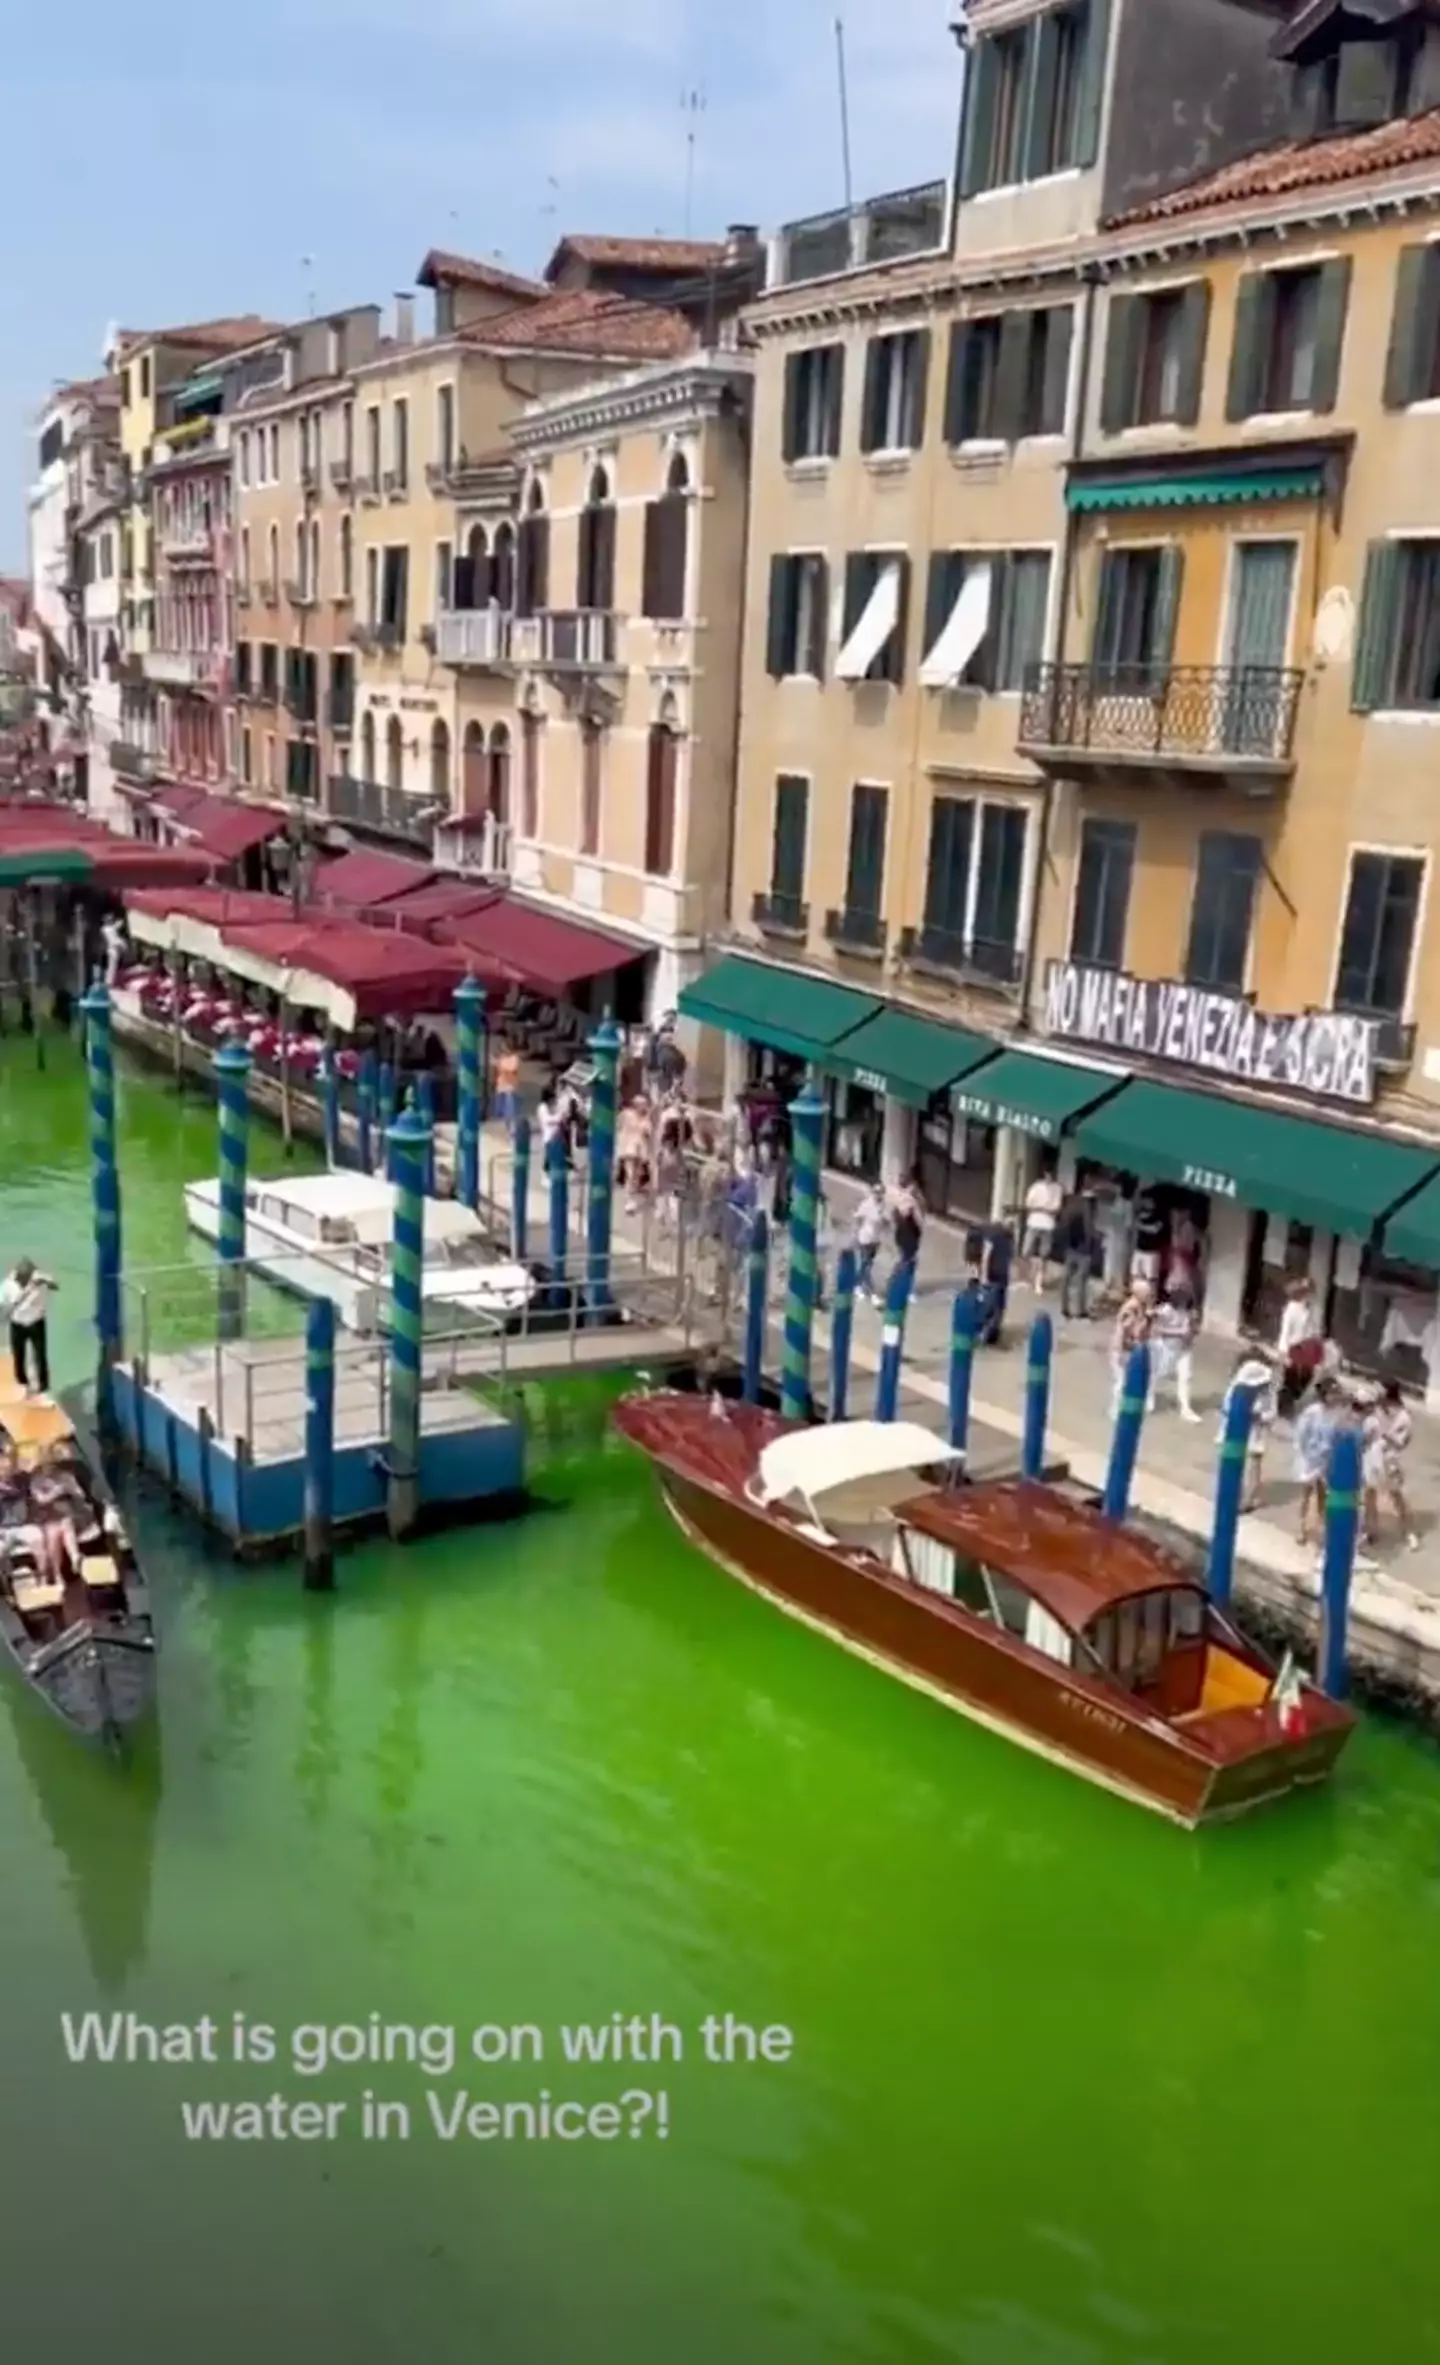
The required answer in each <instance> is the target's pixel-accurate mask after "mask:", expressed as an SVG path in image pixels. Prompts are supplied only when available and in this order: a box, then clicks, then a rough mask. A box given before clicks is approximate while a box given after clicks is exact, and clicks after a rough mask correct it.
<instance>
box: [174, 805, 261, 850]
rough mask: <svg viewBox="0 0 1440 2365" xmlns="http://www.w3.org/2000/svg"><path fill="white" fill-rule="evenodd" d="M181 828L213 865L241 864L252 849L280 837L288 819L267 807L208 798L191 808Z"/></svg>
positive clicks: (183, 819) (184, 817)
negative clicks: (241, 859) (239, 862)
mask: <svg viewBox="0 0 1440 2365" xmlns="http://www.w3.org/2000/svg"><path fill="white" fill-rule="evenodd" d="M180 827H181V831H182V833H183V834H184V836H185V837H186V838H187V839H193V840H194V841H195V843H196V844H197V845H198V846H199V848H200V849H201V851H202V852H204V853H206V854H208V855H209V856H210V858H211V861H212V862H217V863H224V862H238V861H239V860H240V858H241V856H242V855H245V854H248V853H249V852H250V850H251V848H252V847H254V846H263V845H264V844H265V843H266V841H267V839H270V838H278V837H279V836H280V835H281V833H282V832H283V831H284V829H285V827H286V819H285V815H284V814H283V813H277V812H275V811H274V810H273V808H267V807H266V806H263V805H244V804H241V803H240V802H239V800H238V799H237V798H233V797H206V798H204V799H203V801H202V802H201V803H200V804H198V805H192V806H191V807H190V808H189V810H188V811H187V812H186V813H185V815H184V816H183V818H182V820H181V823H180Z"/></svg>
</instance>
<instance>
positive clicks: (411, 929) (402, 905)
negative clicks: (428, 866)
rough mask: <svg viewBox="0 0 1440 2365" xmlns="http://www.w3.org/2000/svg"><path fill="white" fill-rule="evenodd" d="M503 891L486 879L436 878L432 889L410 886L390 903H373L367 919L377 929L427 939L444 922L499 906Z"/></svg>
mask: <svg viewBox="0 0 1440 2365" xmlns="http://www.w3.org/2000/svg"><path fill="white" fill-rule="evenodd" d="M503 892H504V890H503V888H500V887H492V886H489V885H487V884H486V882H485V881H484V880H483V879H477V880H471V879H436V881H435V882H434V884H433V885H432V886H428V887H407V889H406V891H405V893H404V894H403V895H396V896H394V897H393V898H392V899H391V900H390V901H389V902H388V903H381V904H372V905H371V906H370V909H369V911H368V912H367V914H366V917H367V919H368V921H369V924H370V925H371V927H374V928H403V929H404V930H405V931H406V932H407V934H409V935H411V936H424V935H425V934H426V933H427V931H428V930H429V929H430V928H432V927H434V926H435V925H436V924H437V923H438V922H439V921H441V920H461V919H468V918H470V917H471V916H472V915H473V914H474V913H475V912H479V911H484V910H485V909H486V907H487V905H489V904H492V903H498V902H499V901H500V897H501V895H502V894H503Z"/></svg>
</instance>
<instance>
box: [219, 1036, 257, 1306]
mask: <svg viewBox="0 0 1440 2365" xmlns="http://www.w3.org/2000/svg"><path fill="white" fill-rule="evenodd" d="M215 1082H216V1086H217V1092H218V1100H219V1109H220V1233H219V1239H218V1241H217V1246H218V1249H219V1253H220V1336H221V1338H222V1339H238V1338H242V1337H243V1336H244V1333H245V1185H246V1180H247V1177H248V1172H249V1165H250V1054H249V1052H248V1051H247V1050H246V1049H245V1046H244V1044H243V1043H226V1044H225V1045H224V1046H223V1047H222V1048H221V1049H220V1050H219V1051H217V1052H216V1054H215Z"/></svg>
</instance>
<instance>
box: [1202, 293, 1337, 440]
mask: <svg viewBox="0 0 1440 2365" xmlns="http://www.w3.org/2000/svg"><path fill="white" fill-rule="evenodd" d="M1349 300H1350V261H1349V258H1348V256H1342V257H1340V258H1339V259H1338V260H1337V261H1335V262H1333V263H1317V264H1309V265H1303V266H1301V267H1300V268H1298V269H1295V270H1288V271H1251V272H1247V274H1246V275H1245V277H1244V278H1243V279H1242V280H1241V282H1240V290H1239V294H1238V296H1237V298H1236V303H1235V341H1234V344H1233V345H1232V347H1231V351H1230V382H1229V386H1228V389H1227V393H1226V403H1225V415H1226V417H1227V418H1229V419H1248V418H1252V417H1254V416H1255V415H1256V414H1257V413H1261V412H1284V411H1333V410H1334V408H1335V397H1336V394H1337V392H1338V391H1339V384H1340V350H1341V347H1342V345H1343V343H1344V340H1345V314H1346V309H1347V307H1348V304H1349Z"/></svg>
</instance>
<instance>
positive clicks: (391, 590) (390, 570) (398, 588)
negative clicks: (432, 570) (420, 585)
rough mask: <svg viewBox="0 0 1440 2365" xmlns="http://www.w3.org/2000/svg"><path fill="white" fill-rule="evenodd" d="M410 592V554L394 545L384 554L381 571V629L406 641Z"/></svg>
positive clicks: (401, 547)
mask: <svg viewBox="0 0 1440 2365" xmlns="http://www.w3.org/2000/svg"><path fill="white" fill-rule="evenodd" d="M409 590H410V553H409V551H408V550H406V549H405V548H403V546H397V545H395V544H392V545H391V547H390V548H389V549H388V550H386V551H385V552H384V553H383V563H382V566H381V571H380V628H381V630H382V631H383V632H391V633H393V634H394V635H395V638H396V639H397V640H402V641H403V640H404V638H405V633H406V624H407V615H406V611H407V607H408V604H409Z"/></svg>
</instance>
